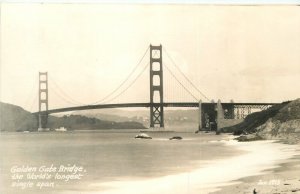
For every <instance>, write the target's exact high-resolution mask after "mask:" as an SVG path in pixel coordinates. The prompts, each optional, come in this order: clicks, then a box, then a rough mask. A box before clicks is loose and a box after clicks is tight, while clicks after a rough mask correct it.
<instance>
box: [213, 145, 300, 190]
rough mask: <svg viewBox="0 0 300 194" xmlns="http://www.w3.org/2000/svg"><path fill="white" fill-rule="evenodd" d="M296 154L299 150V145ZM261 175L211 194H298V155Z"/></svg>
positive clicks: (239, 180) (299, 182)
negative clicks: (255, 193)
mask: <svg viewBox="0 0 300 194" xmlns="http://www.w3.org/2000/svg"><path fill="white" fill-rule="evenodd" d="M296 145H299V148H298V152H299V150H300V144H299V143H297V144H296ZM262 173H263V174H261V175H256V176H249V177H245V178H241V179H238V180H236V181H234V182H233V183H238V184H232V185H230V186H225V187H221V188H220V190H219V191H216V192H212V194H232V193H234V194H239V193H241V194H252V193H254V192H253V190H254V189H255V190H256V192H257V193H258V194H289V193H300V154H298V155H295V156H294V157H292V158H291V159H286V160H284V161H282V162H281V163H280V164H279V166H278V167H277V168H274V169H271V170H266V171H263V172H262Z"/></svg>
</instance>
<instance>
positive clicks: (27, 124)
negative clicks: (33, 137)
mask: <svg viewBox="0 0 300 194" xmlns="http://www.w3.org/2000/svg"><path fill="white" fill-rule="evenodd" d="M48 127H49V128H50V129H55V128H59V127H66V128H67V129H68V130H75V129H83V130H84V129H144V128H145V127H144V126H143V124H141V123H139V122H126V121H125V122H115V121H105V120H100V119H97V118H89V117H86V116H80V115H70V116H63V117H55V116H49V119H48ZM37 128H38V122H37V118H36V116H34V115H33V114H31V113H30V112H28V111H26V110H24V109H23V108H21V107H19V106H16V105H12V104H7V103H2V102H0V130H1V131H37Z"/></svg>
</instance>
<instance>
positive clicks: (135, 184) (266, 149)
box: [88, 139, 300, 194]
mask: <svg viewBox="0 0 300 194" xmlns="http://www.w3.org/2000/svg"><path fill="white" fill-rule="evenodd" d="M220 141H221V142H223V143H225V144H226V145H227V146H232V148H234V149H238V150H241V151H246V152H245V153H243V154H241V155H237V156H233V157H230V158H224V159H220V160H216V161H213V162H211V163H207V164H206V165H204V166H201V167H200V168H196V169H194V170H192V171H191V172H185V173H179V174H175V175H168V176H163V177H158V178H151V179H144V180H123V181H111V182H104V183H98V184H96V185H97V186H98V187H104V188H109V189H107V190H105V191H103V192H104V193H106V194H118V193H126V194H127V193H128V194H129V193H137V191H136V190H135V188H149V190H146V191H145V190H139V191H138V193H143V194H148V193H149V194H150V193H151V194H155V193H175V194H177V193H178V194H181V193H190V194H193V193H195V194H196V193H201V194H204V193H214V192H215V193H218V194H221V193H222V194H224V193H225V192H223V188H229V190H228V192H227V193H228V194H229V193H230V194H232V193H238V192H233V190H232V187H235V186H236V185H239V183H242V184H243V181H242V180H243V179H244V177H245V176H244V175H245V174H249V176H251V177H255V176H258V175H261V174H263V172H267V171H271V170H272V169H276V168H278V164H279V163H281V162H283V161H286V160H290V158H291V157H292V156H293V155H296V154H295V153H296V151H295V146H294V145H287V144H281V143H277V142H274V141H268V140H267V141H255V142H237V141H235V140H224V139H223V140H220ZM268 153H269V154H270V155H269V157H264V156H266V155H267V154H268ZM278 153H280V154H278ZM299 153H300V152H299ZM252 158H263V160H251V159H252ZM96 185H94V186H96ZM220 189H222V190H221V191H220ZM88 193H89V194H90V193H93V192H88ZM95 193H97V192H95ZM242 193H243V192H242ZM248 193H249V194H251V193H252V192H248ZM263 193H264V192H263Z"/></svg>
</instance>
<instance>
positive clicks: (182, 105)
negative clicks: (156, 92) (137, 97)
mask: <svg viewBox="0 0 300 194" xmlns="http://www.w3.org/2000/svg"><path fill="white" fill-rule="evenodd" d="M221 104H222V106H224V107H228V106H233V107H236V108H238V107H247V108H252V109H253V108H257V109H264V108H267V107H269V106H273V105H275V104H279V103H244V102H242V103H230V102H228V103H221ZM159 105H161V104H160V103H121V104H97V105H85V106H74V107H67V108H57V109H51V110H47V111H41V112H34V113H33V114H40V113H41V114H54V113H61V112H70V111H80V110H93V109H110V108H150V107H151V106H159ZM201 105H202V106H203V107H209V106H212V105H214V106H216V105H217V103H214V102H203V103H201ZM162 106H163V107H175V108H176V107H177V108H189V107H195V108H198V107H199V103H196V102H165V103H162Z"/></svg>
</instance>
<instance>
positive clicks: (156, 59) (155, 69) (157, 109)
mask: <svg viewBox="0 0 300 194" xmlns="http://www.w3.org/2000/svg"><path fill="white" fill-rule="evenodd" d="M163 103H164V100H163V66H162V46H161V45H159V46H153V45H150V127H156V126H157V125H158V126H159V127H164V107H163Z"/></svg>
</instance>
